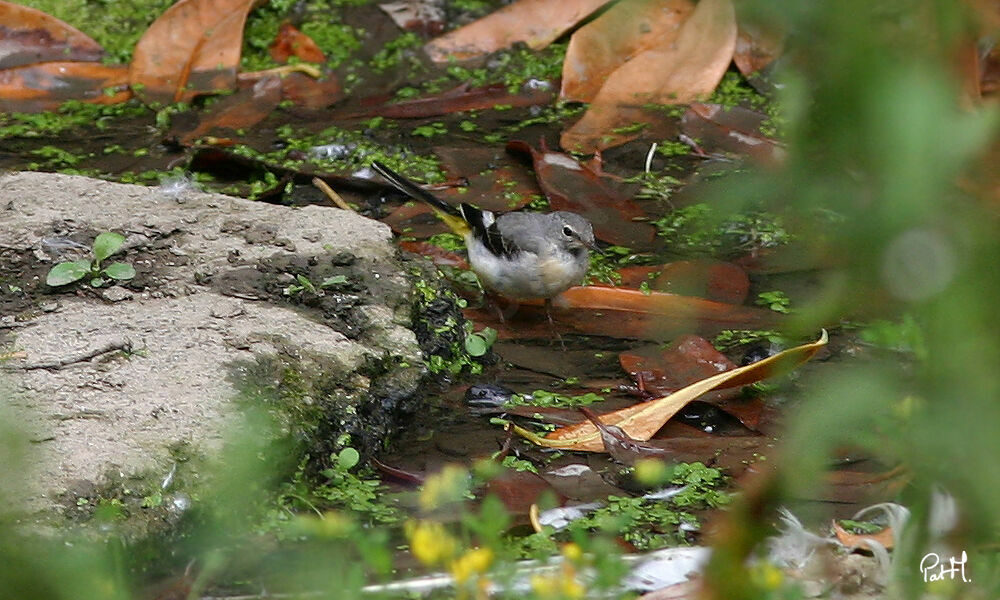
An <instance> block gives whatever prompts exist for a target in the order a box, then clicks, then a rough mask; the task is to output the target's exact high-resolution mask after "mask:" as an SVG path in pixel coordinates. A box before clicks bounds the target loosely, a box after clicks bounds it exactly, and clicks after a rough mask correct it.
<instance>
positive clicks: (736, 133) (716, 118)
mask: <svg viewBox="0 0 1000 600" xmlns="http://www.w3.org/2000/svg"><path fill="white" fill-rule="evenodd" d="M767 119H768V116H767V115H765V114H763V113H759V112H756V111H752V110H750V109H747V108H743V107H740V106H735V107H731V108H727V107H724V106H721V105H719V104H703V103H701V102H694V103H692V104H691V106H690V108H688V110H687V112H685V113H684V116H683V117H681V131H682V132H683V133H684V134H685V135H687V136H688V137H690V138H692V139H696V140H698V142H699V144H700V146H701V147H702V149H703V150H704V151H705V152H708V153H713V152H719V151H721V152H724V153H730V154H738V155H746V156H749V157H750V158H753V159H754V160H757V161H759V162H761V163H764V164H775V163H779V162H781V161H782V160H783V159H784V157H785V149H784V147H783V146H782V144H781V143H780V142H778V141H777V140H774V139H772V138H769V137H767V136H765V135H764V134H762V133H761V131H760V130H761V126H762V125H763V124H764V123H765V121H767Z"/></svg>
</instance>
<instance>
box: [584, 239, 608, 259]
mask: <svg viewBox="0 0 1000 600" xmlns="http://www.w3.org/2000/svg"><path fill="white" fill-rule="evenodd" d="M580 241H581V242H583V245H584V246H586V247H588V248H590V249H591V251H593V252H596V253H597V254H600V255H601V256H604V255H605V254H606V252H604V250H601V247H600V246H598V245H597V240H594V241H592V242H588V241H586V240H580Z"/></svg>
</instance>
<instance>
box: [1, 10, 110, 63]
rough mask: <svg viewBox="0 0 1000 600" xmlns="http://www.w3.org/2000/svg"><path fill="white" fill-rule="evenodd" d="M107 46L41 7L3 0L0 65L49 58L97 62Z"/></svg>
mask: <svg viewBox="0 0 1000 600" xmlns="http://www.w3.org/2000/svg"><path fill="white" fill-rule="evenodd" d="M103 56H104V49H103V48H101V45H100V44H98V43H97V42H95V41H94V40H93V39H91V38H90V36H88V35H86V34H85V33H83V32H82V31H80V30H78V29H76V28H75V27H72V26H71V25H68V24H67V23H64V22H63V21H60V20H59V19H57V18H55V17H53V16H52V15H49V14H46V13H44V12H42V11H40V10H36V9H34V8H29V7H27V6H21V5H20V4H12V3H10V2H2V1H0V69H10V68H12V67H19V66H22V65H30V64H35V63H42V62H49V61H59V62H65V61H74V62H76V61H80V62H95V61H99V60H101V57H103Z"/></svg>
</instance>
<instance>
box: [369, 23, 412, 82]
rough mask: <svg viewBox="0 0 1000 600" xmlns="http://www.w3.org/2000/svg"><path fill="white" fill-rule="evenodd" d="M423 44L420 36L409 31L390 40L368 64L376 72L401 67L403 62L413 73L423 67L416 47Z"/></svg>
mask: <svg viewBox="0 0 1000 600" xmlns="http://www.w3.org/2000/svg"><path fill="white" fill-rule="evenodd" d="M421 45H423V40H422V39H420V36H418V35H417V34H415V33H413V32H412V31H408V32H406V33H403V34H402V35H400V36H399V37H397V38H395V39H393V40H389V41H388V42H386V43H385V45H384V46H382V48H381V49H380V50H379V51H378V52H376V53H375V54H374V55H373V56H372V58H371V60H369V61H368V66H369V67H371V69H372V71H375V72H376V73H384V72H385V71H388V70H389V69H394V68H399V67H402V66H403V63H404V62H406V63H407V65H406V66H407V67H409V68H410V69H411V73H413V72H415V71H416V70H417V69H421V68H423V63H422V62H421V61H420V59H419V58H417V54H416V49H417V48H420V46H421Z"/></svg>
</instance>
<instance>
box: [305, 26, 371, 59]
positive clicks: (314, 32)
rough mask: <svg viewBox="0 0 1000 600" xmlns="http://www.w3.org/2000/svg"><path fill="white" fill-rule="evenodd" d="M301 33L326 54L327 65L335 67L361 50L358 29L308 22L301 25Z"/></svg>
mask: <svg viewBox="0 0 1000 600" xmlns="http://www.w3.org/2000/svg"><path fill="white" fill-rule="evenodd" d="M302 33H304V34H306V35H308V36H309V37H311V38H312V39H313V41H314V42H316V45H318V46H319V47H320V49H321V50H323V52H324V53H325V54H326V58H327V63H328V64H329V65H330V66H331V67H337V66H339V65H340V64H341V63H343V62H344V61H346V60H347V59H348V58H350V57H351V55H352V54H354V53H355V52H357V51H358V50H359V49H360V48H361V40H360V36H361V35H363V34H364V32H363V31H361V30H360V29H355V28H353V27H351V26H349V25H344V24H341V23H329V22H323V21H310V22H308V23H303V24H302Z"/></svg>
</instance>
